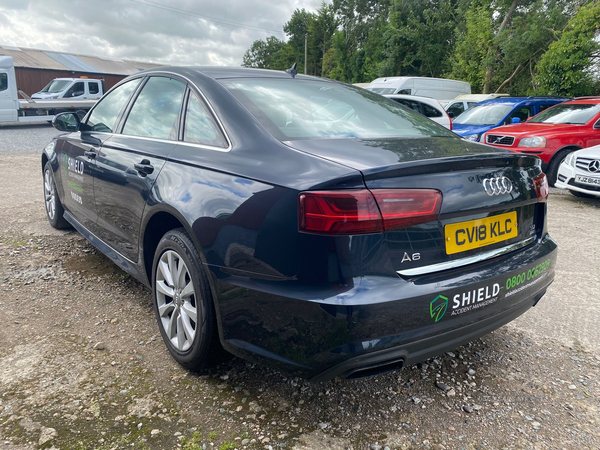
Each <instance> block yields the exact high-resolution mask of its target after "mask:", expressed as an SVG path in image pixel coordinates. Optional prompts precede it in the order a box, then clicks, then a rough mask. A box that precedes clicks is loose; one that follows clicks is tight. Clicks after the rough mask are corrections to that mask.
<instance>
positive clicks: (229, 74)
mask: <svg viewBox="0 0 600 450" xmlns="http://www.w3.org/2000/svg"><path fill="white" fill-rule="evenodd" d="M190 71H193V72H197V73H198V74H202V75H205V76H207V77H210V78H213V79H215V80H219V79H225V78H291V75H290V74H289V73H286V72H285V71H283V70H268V69H253V68H249V67H227V66H185V67H184V66H181V67H180V66H165V67H156V68H152V69H149V70H144V71H143V72H140V73H152V72H172V73H176V74H180V75H184V76H185V75H189V73H190ZM296 78H299V79H310V80H323V78H318V77H312V76H309V75H302V74H300V73H298V74H297V75H296ZM327 81H329V80H327Z"/></svg>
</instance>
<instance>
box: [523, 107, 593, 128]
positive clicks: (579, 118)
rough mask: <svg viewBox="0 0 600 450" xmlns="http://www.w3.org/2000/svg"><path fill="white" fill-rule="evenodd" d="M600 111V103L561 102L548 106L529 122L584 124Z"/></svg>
mask: <svg viewBox="0 0 600 450" xmlns="http://www.w3.org/2000/svg"><path fill="white" fill-rule="evenodd" d="M598 112H600V105H598V104H596V105H592V104H585V103H579V104H577V103H573V104H564V103H563V104H561V105H557V106H554V107H552V108H548V109H547V110H545V111H543V112H541V113H539V114H538V115H537V116H535V117H533V118H531V119H529V122H528V123H562V124H572V125H584V124H586V123H588V122H589V121H590V120H592V119H593V118H594V116H595V115H596V114H598Z"/></svg>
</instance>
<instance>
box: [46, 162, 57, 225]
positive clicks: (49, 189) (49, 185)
mask: <svg viewBox="0 0 600 450" xmlns="http://www.w3.org/2000/svg"><path fill="white" fill-rule="evenodd" d="M44 198H45V200H46V212H47V213H48V217H49V218H50V220H53V219H54V215H55V214H56V192H55V191H54V180H53V179H52V174H51V173H50V170H48V169H46V171H45V172H44Z"/></svg>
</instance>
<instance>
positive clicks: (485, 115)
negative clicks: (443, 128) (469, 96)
mask: <svg viewBox="0 0 600 450" xmlns="http://www.w3.org/2000/svg"><path fill="white" fill-rule="evenodd" d="M512 109H513V105H507V104H504V105H502V104H496V105H480V106H474V107H473V108H469V109H467V110H466V111H465V112H464V113H462V114H461V115H460V116H458V117H457V118H456V120H455V121H454V123H459V124H466V125H496V124H497V123H499V122H500V121H501V120H502V119H504V118H505V117H506V115H507V114H508V113H509V112H511V111H512Z"/></svg>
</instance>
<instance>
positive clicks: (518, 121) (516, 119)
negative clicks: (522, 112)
mask: <svg viewBox="0 0 600 450" xmlns="http://www.w3.org/2000/svg"><path fill="white" fill-rule="evenodd" d="M510 123H521V119H519V118H518V117H513V118H512V119H511V121H510Z"/></svg>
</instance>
